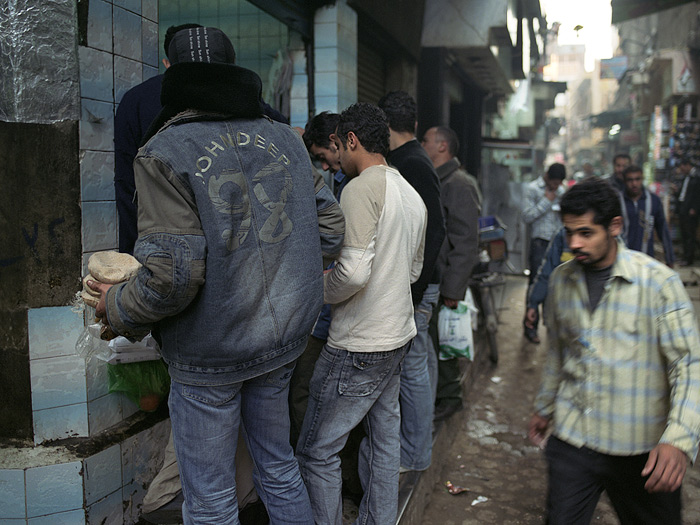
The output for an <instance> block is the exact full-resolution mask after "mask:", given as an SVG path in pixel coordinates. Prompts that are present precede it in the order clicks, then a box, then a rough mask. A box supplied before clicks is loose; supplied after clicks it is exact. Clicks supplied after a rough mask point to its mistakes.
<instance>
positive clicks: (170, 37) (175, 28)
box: [163, 24, 204, 60]
mask: <svg viewBox="0 0 700 525" xmlns="http://www.w3.org/2000/svg"><path fill="white" fill-rule="evenodd" d="M194 27H204V26H202V25H201V24H182V25H179V26H170V27H169V28H168V29H167V31H166V32H165V41H164V42H163V49H165V56H166V57H168V60H170V57H169V56H168V48H169V47H170V42H172V40H173V37H174V36H175V33H177V32H178V31H182V30H183V29H192V28H194Z"/></svg>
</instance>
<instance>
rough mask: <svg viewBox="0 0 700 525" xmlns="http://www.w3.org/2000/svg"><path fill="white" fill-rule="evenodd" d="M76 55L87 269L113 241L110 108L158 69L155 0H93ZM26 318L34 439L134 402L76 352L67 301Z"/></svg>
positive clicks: (103, 423) (122, 414) (65, 432)
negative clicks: (109, 389)
mask: <svg viewBox="0 0 700 525" xmlns="http://www.w3.org/2000/svg"><path fill="white" fill-rule="evenodd" d="M134 35H138V37H137V38H134ZM79 62H80V63H79V66H80V68H79V69H80V91H81V107H82V109H81V120H80V179H81V209H82V245H83V272H82V273H83V274H85V273H86V268H87V260H88V258H89V256H90V255H91V254H92V253H94V252H96V251H102V250H112V249H116V248H117V212H116V206H115V202H114V183H113V179H114V112H115V108H116V105H117V104H118V102H119V101H120V100H121V97H122V95H123V94H124V93H125V92H126V91H127V90H128V89H130V88H131V87H133V86H135V85H137V84H139V83H141V82H142V81H143V80H146V79H147V78H149V77H150V76H152V75H154V74H157V71H158V69H157V68H158V0H114V2H105V1H102V0H92V1H91V2H90V9H89V17H88V29H87V45H86V46H80V48H79ZM28 319H29V354H30V373H31V382H32V410H33V419H34V441H35V443H37V444H39V443H42V442H44V441H47V440H53V439H61V438H66V437H73V436H77V437H86V436H90V435H94V434H96V433H98V432H100V431H102V430H104V429H106V428H108V427H110V426H112V425H114V424H115V423H118V422H119V421H121V420H122V419H124V418H126V417H128V416H130V415H132V414H133V413H134V412H135V411H136V410H137V407H136V406H135V405H134V404H133V403H132V402H130V401H129V400H127V399H126V398H125V397H124V396H122V395H121V394H109V393H108V392H107V373H106V365H105V364H104V363H103V362H101V361H99V360H97V359H89V360H87V361H86V360H85V359H83V358H82V357H81V356H79V355H78V354H77V353H76V349H75V343H76V341H77V339H78V337H79V336H80V334H81V333H82V331H83V326H84V320H83V317H82V316H81V315H78V314H76V313H74V312H73V311H72V310H71V307H69V306H62V307H51V308H35V309H30V310H29V313H28Z"/></svg>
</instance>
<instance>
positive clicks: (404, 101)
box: [377, 91, 417, 133]
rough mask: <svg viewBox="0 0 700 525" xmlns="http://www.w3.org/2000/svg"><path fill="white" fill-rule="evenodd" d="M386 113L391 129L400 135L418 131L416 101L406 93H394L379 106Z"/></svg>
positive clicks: (385, 97) (383, 98) (381, 101)
mask: <svg viewBox="0 0 700 525" xmlns="http://www.w3.org/2000/svg"><path fill="white" fill-rule="evenodd" d="M377 105H378V106H379V107H380V108H381V109H382V110H383V111H384V113H386V116H387V119H389V127H390V128H391V129H393V130H394V131H398V132H399V133H402V132H405V131H408V132H409V133H414V132H415V130H416V111H417V109H416V101H415V100H413V97H412V96H411V95H409V94H408V93H406V92H405V91H392V92H390V93H387V94H386V95H384V96H383V97H382V98H381V99H379V103H378V104H377Z"/></svg>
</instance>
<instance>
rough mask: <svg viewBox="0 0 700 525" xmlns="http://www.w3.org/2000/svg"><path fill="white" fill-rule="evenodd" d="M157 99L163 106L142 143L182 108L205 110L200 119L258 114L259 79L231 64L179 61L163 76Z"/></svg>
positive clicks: (253, 116)
mask: <svg viewBox="0 0 700 525" xmlns="http://www.w3.org/2000/svg"><path fill="white" fill-rule="evenodd" d="M160 101H161V104H163V109H162V110H161V112H160V113H159V114H158V116H157V117H156V118H155V120H154V121H153V123H152V124H151V125H150V127H149V128H148V131H147V132H146V135H145V137H144V139H143V143H142V144H141V145H143V144H145V143H146V142H148V141H149V140H150V139H151V138H152V137H153V135H155V134H156V133H157V132H158V131H159V130H160V129H161V128H162V127H163V125H164V124H165V123H166V122H168V121H169V120H170V119H172V118H173V117H175V115H177V114H178V113H181V112H183V111H185V110H190V109H194V110H198V111H200V112H204V113H201V118H200V120H223V119H231V118H255V117H259V116H261V115H262V114H263V107H262V81H261V80H260V77H259V76H258V75H257V73H255V72H254V71H251V70H249V69H245V68H242V67H239V66H234V65H231V64H201V63H193V62H187V63H180V64H175V65H173V66H171V67H169V68H168V69H167V71H166V72H165V74H164V75H163V86H162V88H161V93H160ZM212 113H213V114H219V117H218V118H217V117H215V116H213V115H212ZM191 120H192V119H188V121H191Z"/></svg>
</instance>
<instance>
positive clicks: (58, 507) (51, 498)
mask: <svg viewBox="0 0 700 525" xmlns="http://www.w3.org/2000/svg"><path fill="white" fill-rule="evenodd" d="M82 468H83V464H82V463H81V462H80V461H72V462H70V463H61V464H58V465H48V466H45V467H36V468H29V469H27V471H26V472H27V473H26V480H27V481H26V483H27V517H29V518H35V517H38V516H45V515H47V514H56V513H58V512H66V511H69V510H76V509H82V508H83V478H82V476H81V471H82Z"/></svg>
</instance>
